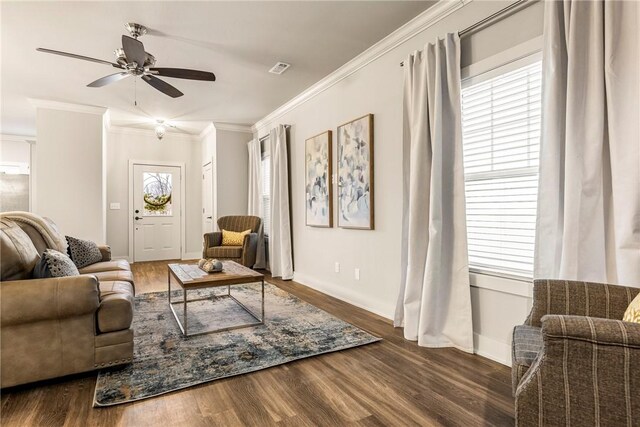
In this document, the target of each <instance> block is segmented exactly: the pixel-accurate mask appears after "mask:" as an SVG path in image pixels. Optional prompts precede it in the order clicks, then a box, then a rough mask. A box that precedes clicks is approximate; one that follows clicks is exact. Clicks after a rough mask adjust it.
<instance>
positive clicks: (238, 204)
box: [215, 130, 252, 218]
mask: <svg viewBox="0 0 640 427" xmlns="http://www.w3.org/2000/svg"><path fill="white" fill-rule="evenodd" d="M216 133H217V135H216V159H217V160H218V161H217V162H216V163H215V166H216V169H215V174H216V189H217V194H216V200H217V203H216V213H217V216H218V218H219V217H221V216H226V215H246V214H247V198H248V195H247V189H248V188H249V187H248V178H249V177H248V174H249V172H248V167H249V152H248V149H247V142H249V141H250V140H251V138H252V136H251V134H250V133H245V132H234V131H227V130H218V131H217V132H216Z"/></svg>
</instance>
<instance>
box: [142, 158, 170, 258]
mask: <svg viewBox="0 0 640 427" xmlns="http://www.w3.org/2000/svg"><path fill="white" fill-rule="evenodd" d="M181 196H182V195H181V194H180V167H178V166H155V165H142V164H134V165H133V206H132V212H131V215H132V216H133V248H134V249H133V252H134V261H135V262H138V261H156V260H165V259H180V257H181V241H182V238H181V235H180V224H181V214H182V213H181V203H182V201H181Z"/></svg>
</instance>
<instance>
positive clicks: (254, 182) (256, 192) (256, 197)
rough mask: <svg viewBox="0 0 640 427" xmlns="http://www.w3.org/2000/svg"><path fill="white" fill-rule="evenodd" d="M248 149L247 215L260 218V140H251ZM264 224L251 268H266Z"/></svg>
mask: <svg viewBox="0 0 640 427" xmlns="http://www.w3.org/2000/svg"><path fill="white" fill-rule="evenodd" d="M247 148H248V149H249V191H248V194H249V200H248V203H247V206H248V209H247V214H248V215H254V216H259V217H262V209H263V207H262V152H261V150H260V140H259V139H257V138H256V139H253V140H251V141H249V142H248V143H247ZM263 230H264V224H262V225H260V230H259V231H258V249H257V251H256V263H255V264H254V266H253V268H266V266H267V265H266V259H265V251H264V232H263Z"/></svg>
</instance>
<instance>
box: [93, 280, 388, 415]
mask: <svg viewBox="0 0 640 427" xmlns="http://www.w3.org/2000/svg"><path fill="white" fill-rule="evenodd" d="M223 292H226V288H224V289H218V290H215V291H212V290H200V291H197V292H195V291H192V292H189V299H195V298H197V297H205V296H212V295H215V294H221V293H223ZM231 292H232V294H233V295H234V296H235V297H236V298H237V299H238V300H239V301H241V302H242V303H243V304H244V305H245V306H247V307H248V308H249V309H250V310H252V311H253V312H254V313H260V285H259V284H251V285H241V286H235V287H232V291H231ZM174 294H175V298H176V300H178V299H180V298H182V294H181V292H180V291H172V300H173V298H174ZM135 304H136V307H135V315H134V320H133V327H134V331H135V336H134V361H133V363H132V364H130V365H127V366H125V367H123V368H119V369H118V368H113V369H111V370H103V371H101V372H100V373H99V374H98V380H97V383H96V391H95V397H94V401H93V406H110V405H117V404H120V403H126V402H132V401H135V400H140V399H146V398H148V397H153V396H158V395H161V394H164V393H169V392H172V391H175V390H180V389H183V388H187V387H191V386H194V385H197V384H202V383H206V382H209V381H213V380H217V379H221V378H226V377H230V376H233V375H240V374H246V373H248V372H253V371H257V370H260V369H265V368H269V367H272V366H276V365H281V364H283V363H287V362H291V361H293V360H298V359H303V358H305V357H310V356H316V355H319V354H323V353H329V352H333V351H338V350H344V349H348V348H352V347H357V346H360V345H364V344H369V343H373V342H376V341H379V340H380V339H379V338H377V337H375V336H373V335H371V334H369V333H367V332H365V331H363V330H362V329H360V328H357V327H355V326H353V325H351V324H349V323H347V322H344V321H342V320H340V319H338V318H336V317H334V316H332V315H330V314H329V313H327V312H325V311H322V310H320V309H319V308H317V307H314V306H313V305H311V304H308V303H306V302H304V301H302V300H300V299H298V298H296V297H295V296H293V295H291V294H289V293H288V292H285V291H283V290H281V289H279V288H278V287H276V286H273V285H271V284H265V324H264V325H259V326H252V327H247V328H242V329H235V330H231V331H226V332H217V333H211V334H207V335H198V336H193V337H188V338H185V337H183V336H182V333H181V332H180V329H179V328H178V324H177V323H176V320H175V318H174V317H173V314H172V313H171V311H170V309H169V307H168V302H167V292H154V293H149V294H142V295H139V296H137V297H136V299H135ZM176 308H177V307H176ZM188 310H189V313H188V320H189V325H188V327H189V329H188V330H189V333H195V332H198V330H203V328H205V329H208V328H211V327H227V326H232V325H237V324H242V323H248V322H251V321H253V320H254V319H253V318H251V317H250V316H249V315H248V314H246V312H245V311H244V310H243V309H242V308H240V307H239V306H238V305H237V304H236V303H235V302H234V301H233V300H231V299H227V298H224V299H216V300H215V302H211V301H201V302H194V303H190V304H189V308H188ZM177 311H178V312H180V310H177ZM181 320H182V319H181Z"/></svg>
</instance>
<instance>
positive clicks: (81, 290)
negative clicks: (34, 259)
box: [0, 275, 100, 327]
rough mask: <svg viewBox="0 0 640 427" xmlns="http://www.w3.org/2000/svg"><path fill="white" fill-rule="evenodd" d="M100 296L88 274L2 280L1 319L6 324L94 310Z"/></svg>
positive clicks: (62, 317)
mask: <svg viewBox="0 0 640 427" xmlns="http://www.w3.org/2000/svg"><path fill="white" fill-rule="evenodd" d="M99 295H100V293H99V290H98V279H96V278H95V276H91V275H81V276H70V277H54V278H49V279H31V280H12V281H7V282H1V283H0V309H1V314H0V322H1V323H2V326H3V327H5V326H11V325H19V324H24V323H30V322H38V321H42V320H55V319H64V318H68V317H74V316H79V315H83V314H88V313H95V312H96V310H97V309H98V306H99V305H100V298H99Z"/></svg>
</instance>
